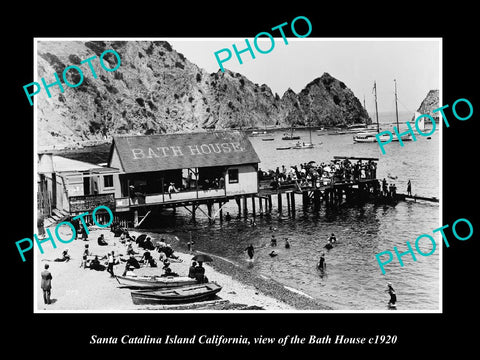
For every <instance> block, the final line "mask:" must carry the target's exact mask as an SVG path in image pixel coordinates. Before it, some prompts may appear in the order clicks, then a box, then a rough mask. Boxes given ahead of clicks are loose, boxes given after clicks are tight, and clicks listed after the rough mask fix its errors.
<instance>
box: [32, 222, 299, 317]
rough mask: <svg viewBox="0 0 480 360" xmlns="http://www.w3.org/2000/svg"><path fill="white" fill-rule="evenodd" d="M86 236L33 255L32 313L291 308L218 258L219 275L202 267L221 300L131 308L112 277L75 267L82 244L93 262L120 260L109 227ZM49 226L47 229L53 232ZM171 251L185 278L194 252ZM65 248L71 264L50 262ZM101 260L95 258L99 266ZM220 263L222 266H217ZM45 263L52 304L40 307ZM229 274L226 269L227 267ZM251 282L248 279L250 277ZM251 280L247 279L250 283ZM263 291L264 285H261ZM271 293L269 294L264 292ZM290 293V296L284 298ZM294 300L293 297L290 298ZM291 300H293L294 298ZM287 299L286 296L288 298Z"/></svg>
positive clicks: (150, 271)
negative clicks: (218, 287)
mask: <svg viewBox="0 0 480 360" xmlns="http://www.w3.org/2000/svg"><path fill="white" fill-rule="evenodd" d="M89 229H90V234H89V236H88V241H83V240H80V239H77V240H73V241H71V242H70V243H67V244H65V243H61V242H59V241H56V244H57V248H56V249H53V248H52V245H51V243H50V242H45V243H44V244H43V248H44V254H40V252H39V251H38V252H37V254H36V256H37V258H36V269H37V273H36V274H35V282H34V284H35V285H34V286H35V292H36V299H35V301H36V306H35V307H36V311H38V312H44V311H47V312H48V311H52V312H57V311H58V312H71V311H86V312H135V311H138V310H149V311H154V310H168V311H172V310H198V309H200V310H202V309H204V310H255V309H257V310H258V309H260V310H261V309H263V310H274V311H289V310H294V309H295V307H294V303H292V302H291V301H290V304H288V303H287V302H284V301H280V300H278V299H277V298H275V297H274V296H272V294H269V295H266V294H264V293H263V292H262V291H260V290H259V287H258V286H255V282H253V283H250V284H248V283H245V282H243V281H240V277H239V272H238V269H236V268H237V267H236V266H234V265H232V264H228V263H225V261H223V260H221V259H216V258H215V259H214V263H217V264H216V265H217V267H220V268H222V267H223V268H224V269H223V270H224V271H219V270H218V269H215V268H213V267H212V266H211V265H209V263H204V267H205V275H206V276H207V277H208V279H209V281H214V282H216V283H218V284H219V285H221V286H222V290H221V291H220V293H218V297H219V298H221V299H222V300H223V301H220V300H218V299H217V300H216V301H208V302H205V303H202V306H198V304H197V305H196V306H192V305H188V304H187V305H182V306H172V305H166V306H164V305H134V304H133V302H132V299H131V295H130V289H128V288H122V287H120V284H119V283H118V282H117V280H116V279H115V278H112V277H110V274H109V273H108V272H107V271H106V270H105V271H95V270H90V269H83V268H81V267H80V264H81V261H82V254H83V251H84V249H85V244H89V249H90V252H91V253H92V254H94V255H99V259H100V258H101V257H102V256H104V255H107V254H108V253H109V252H110V251H112V250H113V251H114V252H115V255H116V258H118V256H119V255H123V257H124V258H127V257H126V255H125V254H126V246H125V245H123V244H122V243H120V238H118V237H114V235H113V233H112V232H111V231H110V229H109V228H104V229H102V228H98V227H90V228H89ZM54 230H55V228H54V227H51V228H50V231H51V232H52V234H54ZM142 233H146V232H137V231H130V235H135V236H138V235H140V234H142ZM59 234H60V236H61V237H62V238H63V239H70V238H71V230H70V229H69V228H68V227H66V226H62V227H60V228H59ZM100 234H104V236H105V240H106V241H107V243H108V245H107V246H100V245H98V243H97V238H98V237H99V236H100ZM149 236H151V237H152V239H154V240H155V239H156V240H159V239H160V238H161V237H164V238H165V239H166V242H167V243H170V244H172V241H170V240H169V238H170V239H171V240H173V239H172V235H169V234H165V235H164V236H163V235H161V234H149ZM133 247H134V250H135V251H137V252H139V253H140V254H143V249H138V248H137V246H136V244H133ZM172 248H173V249H174V250H175V255H177V256H178V257H179V258H180V259H181V260H182V262H172V263H171V265H170V268H171V269H172V271H174V272H176V273H177V274H179V275H180V276H186V275H187V274H188V268H189V266H190V264H191V258H192V256H193V255H194V254H195V253H191V254H188V253H186V252H178V251H177V250H176V247H175V245H174V244H172ZM65 249H68V253H69V255H70V256H71V260H70V261H68V262H55V261H53V260H54V259H55V258H60V257H61V254H62V251H63V250H65ZM151 253H152V255H153V256H154V258H155V260H158V253H157V252H156V251H152V252H151ZM105 262H106V260H101V263H102V264H104V263H105ZM222 262H224V264H222ZM47 263H48V264H49V265H50V268H49V271H50V272H51V274H52V277H53V279H52V291H51V299H52V304H50V305H45V304H44V302H43V292H42V290H41V288H40V279H41V277H40V273H41V271H43V269H44V265H45V264H47ZM157 264H158V265H159V267H156V268H151V267H142V268H140V269H135V273H136V274H137V275H144V274H145V275H154V274H156V275H160V274H162V273H163V270H162V264H161V263H160V262H158V261H157ZM231 266H233V267H234V268H235V269H233V272H234V273H235V276H234V277H236V279H235V278H234V277H232V276H230V275H228V274H227V273H228V271H229V270H228V267H231ZM124 269H125V263H124V262H120V263H119V264H118V265H115V266H114V273H115V274H116V275H122V273H123V271H124ZM231 270H232V269H231ZM250 280H251V279H250ZM250 282H251V281H250ZM267 292H268V287H267ZM270 292H271V291H270ZM289 295H290V294H289ZM293 296H294V295H293ZM294 297H295V296H294ZM289 298H290V296H289Z"/></svg>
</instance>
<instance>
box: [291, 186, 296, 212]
mask: <svg viewBox="0 0 480 360" xmlns="http://www.w3.org/2000/svg"><path fill="white" fill-rule="evenodd" d="M291 196H292V202H291V204H292V216H293V217H295V193H294V192H293V191H292V192H291Z"/></svg>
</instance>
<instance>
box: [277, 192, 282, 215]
mask: <svg viewBox="0 0 480 360" xmlns="http://www.w3.org/2000/svg"><path fill="white" fill-rule="evenodd" d="M277 199H278V203H277V206H278V212H279V213H280V214H281V213H282V193H280V192H279V193H278V194H277Z"/></svg>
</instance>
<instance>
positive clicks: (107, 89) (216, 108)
mask: <svg viewBox="0 0 480 360" xmlns="http://www.w3.org/2000/svg"><path fill="white" fill-rule="evenodd" d="M37 49H38V78H39V79H40V78H41V77H45V80H46V81H47V83H51V82H53V73H54V72H57V73H58V75H59V77H60V78H61V74H62V72H63V69H65V67H66V66H69V65H72V64H76V65H79V64H80V61H82V60H84V59H87V58H89V57H91V56H93V55H97V59H96V60H94V61H93V62H92V64H93V65H94V67H95V70H96V73H97V75H98V77H97V78H96V79H95V78H94V77H93V75H92V73H91V71H90V70H89V69H88V66H87V64H83V65H79V66H80V67H81V68H82V70H83V74H84V81H83V83H82V84H81V85H79V86H78V87H76V88H70V87H67V86H66V85H65V86H64V88H65V91H64V93H60V91H59V89H58V87H52V88H50V91H51V93H52V98H48V97H47V95H46V93H45V91H44V89H42V91H41V92H40V93H39V94H38V95H36V96H35V100H34V101H36V102H37V103H38V144H39V145H51V144H59V143H69V144H72V143H76V142H79V141H84V140H92V139H102V138H107V137H109V136H111V135H113V134H153V133H165V132H168V133H170V132H178V131H200V130H204V129H223V128H245V127H263V126H264V125H279V126H289V125H290V124H297V125H306V124H309V125H312V126H322V125H327V126H329V125H346V124H351V123H365V122H366V121H367V122H370V118H369V117H368V114H367V113H366V111H365V110H364V109H363V107H362V106H361V104H360V102H359V101H358V99H357V98H356V97H355V96H354V94H353V93H352V91H351V90H350V89H348V87H347V86H346V85H345V84H344V83H343V82H341V81H339V80H337V79H335V78H333V77H332V76H330V75H329V74H327V73H324V74H323V75H322V76H321V77H319V78H317V79H315V80H313V81H312V82H311V83H309V84H308V85H307V86H306V87H305V88H304V89H303V90H302V91H300V93H298V94H295V92H294V91H292V90H290V89H289V90H288V91H286V92H285V94H283V96H282V97H281V98H280V97H279V96H278V94H273V93H272V90H271V89H270V88H269V87H268V85H266V84H262V85H258V84H255V83H253V82H252V81H250V80H249V79H247V78H246V77H245V76H243V75H241V74H239V73H234V72H231V71H229V70H226V71H225V72H224V73H222V72H220V71H218V72H217V73H211V74H210V73H208V72H206V71H205V70H203V69H201V68H199V67H198V66H197V65H195V64H193V63H191V62H190V61H189V60H188V59H186V58H185V57H184V56H183V55H182V54H181V53H178V52H176V51H175V50H174V49H173V48H172V47H171V45H170V44H169V43H168V42H166V41H93V42H89V41H87V42H81V41H58V42H57V41H40V42H39V43H38V46H37ZM107 49H114V50H115V51H117V52H118V53H119V54H120V57H121V66H120V67H119V68H118V69H117V70H116V71H113V72H106V71H104V70H103V69H102V68H101V67H100V65H99V63H98V57H99V55H100V54H101V53H102V52H103V51H104V50H107ZM106 59H107V57H106ZM68 74H69V75H68V76H75V75H76V73H75V71H69V72H68ZM77 81H78V79H72V80H71V82H72V83H76V82H77ZM62 82H63V80H62Z"/></svg>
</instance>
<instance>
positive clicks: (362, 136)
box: [353, 80, 412, 143]
mask: <svg viewBox="0 0 480 360" xmlns="http://www.w3.org/2000/svg"><path fill="white" fill-rule="evenodd" d="M394 81H395V113H396V116H397V129H399V128H400V126H399V123H398V106H397V82H396V80H394ZM373 90H374V94H375V117H376V119H377V129H376V131H372V130H367V131H365V132H360V133H357V134H356V135H354V136H353V141H354V142H355V143H374V142H377V137H376V136H377V135H378V134H379V133H380V124H379V122H378V105H377V84H376V82H374V83H373ZM410 140H412V136H411V134H406V135H405V136H402V141H410ZM379 141H381V142H387V141H399V139H398V137H396V136H393V135H392V136H390V135H388V134H382V135H380V136H379Z"/></svg>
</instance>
